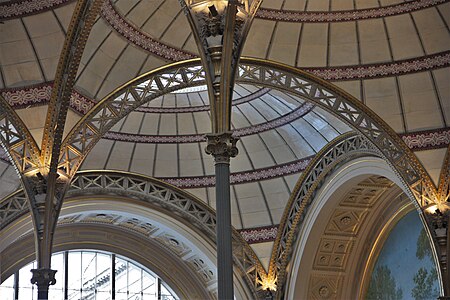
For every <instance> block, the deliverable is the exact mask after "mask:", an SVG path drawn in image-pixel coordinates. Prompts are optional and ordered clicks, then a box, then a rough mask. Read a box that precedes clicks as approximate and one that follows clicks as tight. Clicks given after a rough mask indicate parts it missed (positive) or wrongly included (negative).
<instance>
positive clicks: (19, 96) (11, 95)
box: [0, 82, 271, 115]
mask: <svg viewBox="0 0 450 300" xmlns="http://www.w3.org/2000/svg"><path fill="white" fill-rule="evenodd" d="M52 87H53V83H52V82H47V83H42V84H38V85H33V86H29V87H24V88H12V89H2V90H0V94H1V95H2V96H3V97H4V98H5V100H6V101H8V103H9V105H11V106H12V107H13V108H15V109H21V108H27V107H32V106H39V105H45V104H47V103H48V102H49V101H50V96H51V90H52ZM270 91H271V89H269V88H262V89H260V90H258V91H256V92H254V93H251V94H249V95H247V96H244V97H242V98H238V99H236V100H234V101H233V105H237V104H242V103H245V102H249V101H251V100H254V99H256V98H259V97H261V96H263V95H265V94H267V93H268V92H270ZM95 104H96V102H95V101H94V100H92V99H89V98H88V97H86V96H84V95H82V94H81V93H79V92H77V91H74V92H73V93H72V96H71V99H70V107H71V108H72V109H73V110H75V111H76V112H78V113H79V114H81V115H84V114H86V113H87V112H88V111H89V110H90V109H91V108H92V107H93V106H94V105H95ZM136 111H138V112H144V113H190V112H199V111H209V105H202V106H189V107H139V108H137V109H136Z"/></svg>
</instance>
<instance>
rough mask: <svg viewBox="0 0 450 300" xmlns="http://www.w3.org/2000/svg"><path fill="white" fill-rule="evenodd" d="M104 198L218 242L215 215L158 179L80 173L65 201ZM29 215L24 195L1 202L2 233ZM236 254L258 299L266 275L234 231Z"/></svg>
mask: <svg viewBox="0 0 450 300" xmlns="http://www.w3.org/2000/svg"><path fill="white" fill-rule="evenodd" d="M102 195H103V196H104V195H108V196H111V195H116V196H123V197H127V198H129V197H133V199H138V200H140V201H143V202H145V203H153V204H156V205H157V206H158V207H162V208H163V209H165V211H166V213H167V215H169V216H170V215H173V216H181V217H182V218H184V219H185V220H186V221H187V222H186V224H192V229H193V230H196V231H200V232H202V233H203V234H204V235H206V237H208V238H209V240H210V241H211V243H212V244H214V243H215V242H216V233H215V228H216V216H215V212H214V211H213V210H212V209H211V208H210V207H209V206H207V205H206V204H204V203H203V202H202V201H201V200H199V199H197V198H195V196H193V195H191V194H189V193H187V192H185V191H183V190H180V189H178V188H176V187H174V186H171V185H169V184H167V183H164V182H162V181H159V180H157V179H153V178H149V177H145V176H141V175H137V174H132V173H126V172H112V171H91V172H80V173H78V174H77V175H76V176H75V178H74V180H73V182H72V184H71V186H70V189H69V190H68V191H67V193H66V199H67V198H71V197H83V196H89V197H92V196H102ZM27 212H28V207H27V206H26V197H25V194H24V192H23V191H18V192H16V193H14V194H12V195H10V196H9V197H8V198H5V199H4V200H2V202H0V229H2V228H4V227H5V226H6V225H7V224H10V223H11V222H12V221H14V220H15V219H17V218H18V217H20V216H23V215H25V214H26V213H27ZM233 254H234V262H235V265H236V266H237V267H238V268H239V270H240V272H241V274H242V276H244V277H245V280H246V282H247V283H248V285H249V287H250V289H251V290H253V293H254V295H255V297H256V295H257V282H259V281H261V278H265V276H266V272H265V270H264V268H263V267H262V265H261V263H260V261H259V259H258V257H257V256H256V254H255V253H254V252H253V250H252V248H251V247H250V246H249V245H248V244H247V242H245V240H244V239H243V238H242V236H241V235H240V234H239V233H238V232H237V231H236V230H235V229H233Z"/></svg>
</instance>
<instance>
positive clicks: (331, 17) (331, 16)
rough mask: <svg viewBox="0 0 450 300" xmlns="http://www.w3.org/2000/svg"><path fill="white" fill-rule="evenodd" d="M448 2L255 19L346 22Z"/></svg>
mask: <svg viewBox="0 0 450 300" xmlns="http://www.w3.org/2000/svg"><path fill="white" fill-rule="evenodd" d="M448 1H449V0H416V1H409V2H406V3H399V4H394V5H389V6H384V7H377V8H367V9H358V10H342V11H289V10H277V9H260V10H258V11H257V12H256V17H257V18H260V19H265V20H271V21H280V22H302V23H325V22H346V21H357V20H365V19H375V18H382V17H389V16H395V15H400V14H404V13H409V12H413V11H417V10H421V9H424V8H428V7H432V6H435V5H439V4H441V3H445V2H448Z"/></svg>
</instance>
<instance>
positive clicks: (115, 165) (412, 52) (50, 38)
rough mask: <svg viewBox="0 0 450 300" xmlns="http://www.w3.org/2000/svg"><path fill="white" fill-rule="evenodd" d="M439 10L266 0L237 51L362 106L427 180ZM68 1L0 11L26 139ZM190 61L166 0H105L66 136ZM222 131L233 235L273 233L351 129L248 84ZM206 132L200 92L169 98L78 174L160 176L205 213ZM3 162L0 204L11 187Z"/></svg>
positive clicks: (446, 64) (420, 4)
mask: <svg viewBox="0 0 450 300" xmlns="http://www.w3.org/2000/svg"><path fill="white" fill-rule="evenodd" d="M449 2H450V1H448V0H411V1H401V0H265V1H263V3H262V7H261V8H260V10H259V11H258V13H257V16H256V18H255V20H254V22H253V25H252V27H251V30H250V33H249V35H248V38H247V41H246V44H245V48H244V51H243V55H245V56H252V57H257V58H262V59H269V60H275V61H278V62H280V63H284V64H287V65H290V66H293V67H297V68H300V69H302V70H305V71H307V72H310V73H312V74H314V75H316V76H318V77H321V78H323V79H325V80H328V81H331V82H333V83H334V84H336V85H337V86H339V87H341V88H343V89H344V90H345V91H347V92H348V93H350V94H352V95H353V96H355V97H356V98H358V99H360V100H361V101H362V102H363V103H364V104H366V105H367V106H368V107H370V108H371V109H372V110H373V111H374V112H375V113H377V114H378V115H379V116H381V117H382V118H383V119H384V120H385V121H386V122H387V123H388V124H389V125H390V126H391V127H392V128H393V129H394V130H395V131H396V132H397V133H399V134H401V135H402V137H403V138H404V140H405V141H406V142H407V143H409V144H408V145H409V146H410V147H411V148H413V149H414V150H415V151H419V150H420V152H416V154H417V155H418V156H419V158H420V159H421V160H422V162H423V163H424V165H425V167H426V168H427V170H428V171H429V172H430V174H431V176H432V177H433V179H434V180H436V178H437V177H438V174H439V170H440V167H441V164H442V159H443V156H444V153H445V151H446V147H447V145H448V144H450V128H449V123H450V85H449V82H450V33H449V23H450V3H449ZM74 4H75V2H74V1H67V0H59V1H56V0H54V1H52V0H39V1H34V2H33V3H32V1H14V2H9V1H2V2H1V4H0V19H1V20H2V21H3V23H2V24H0V75H1V76H0V88H1V94H2V96H3V97H4V98H5V99H6V100H8V101H9V103H10V104H11V105H12V106H13V107H15V108H16V109H17V112H18V114H19V115H20V116H21V117H22V118H23V119H24V122H25V123H26V124H27V126H28V127H29V128H30V130H31V132H32V134H33V136H34V137H35V138H36V140H37V141H40V140H41V138H42V128H43V126H44V123H45V114H46V107H47V106H46V104H47V103H48V101H49V98H50V94H51V87H52V81H53V80H54V76H55V72H56V67H57V64H58V60H59V55H60V52H61V49H62V46H63V43H64V38H65V34H66V31H67V27H68V24H69V22H70V17H71V14H72V12H73V9H74ZM196 56H197V47H196V44H195V41H194V38H193V36H192V33H191V30H190V27H189V24H188V22H187V19H186V17H185V16H184V14H183V13H182V12H181V8H180V5H179V3H178V1H177V0H133V1H130V0H117V1H110V0H106V1H105V3H104V5H103V7H102V10H101V13H100V16H99V17H98V18H97V20H96V22H95V25H94V26H93V28H92V31H91V33H90V35H89V38H88V42H87V45H86V49H85V51H84V53H83V56H82V59H81V64H80V67H79V70H78V74H77V77H76V85H75V91H74V92H73V94H72V101H71V108H72V109H71V111H70V112H69V116H68V120H67V122H66V131H68V130H69V129H70V128H71V127H72V126H73V125H74V124H75V123H76V122H77V121H78V120H79V119H80V118H81V116H82V115H84V114H86V113H87V112H88V111H89V109H90V108H92V107H93V105H94V104H95V103H96V102H98V101H100V100H101V99H103V98H104V97H106V95H108V94H109V93H110V92H112V91H114V90H115V89H117V88H118V87H119V86H121V85H123V84H124V83H126V82H128V81H130V80H132V79H133V78H135V77H136V76H138V75H140V74H143V73H145V72H148V71H151V70H153V69H155V68H157V67H161V66H163V65H166V64H168V63H171V62H174V61H180V60H184V59H189V58H194V57H196ZM232 124H233V129H234V130H235V135H237V136H239V137H240V142H239V143H238V148H239V151H240V154H239V155H238V156H237V157H236V158H234V159H233V160H232V163H231V171H232V177H231V182H232V188H231V196H232V203H233V208H232V210H233V212H232V213H233V225H234V226H235V227H236V228H238V229H242V228H254V227H260V226H271V225H277V224H278V223H279V221H280V217H281V215H282V213H283V209H284V206H285V204H286V202H287V200H288V198H289V194H290V192H291V191H292V188H293V186H294V185H295V182H296V181H297V179H298V177H299V175H300V174H301V171H302V170H303V169H304V168H305V166H306V165H307V163H308V162H309V160H310V159H311V157H312V156H313V155H314V154H316V153H317V152H318V151H320V149H321V148H322V147H323V146H324V145H325V144H327V143H328V142H329V141H331V140H332V139H333V138H335V137H337V136H339V135H340V134H342V133H344V132H347V131H349V130H350V128H349V127H348V126H347V125H345V124H344V123H343V122H342V121H340V120H338V119H337V118H336V117H334V116H332V115H331V114H330V113H328V112H325V111H324V110H322V109H320V108H318V107H315V106H314V105H312V104H310V103H308V102H305V100H304V99H300V98H298V97H295V96H292V95H289V94H287V93H285V92H281V91H277V90H273V89H269V88H265V87H260V86H251V85H246V84H237V85H236V87H235V92H234V95H233V113H232ZM209 131H210V117H209V107H208V97H207V92H206V91H205V88H204V87H196V88H193V89H187V90H181V91H178V92H173V93H169V94H166V95H164V96H162V97H160V98H158V99H155V100H153V101H151V102H149V103H148V104H146V105H145V106H143V107H140V108H138V109H137V110H136V111H134V112H133V113H131V114H130V115H129V116H128V117H126V118H125V119H123V120H122V121H121V122H119V123H118V124H117V125H116V126H115V127H114V128H113V129H112V130H111V131H110V132H108V133H107V134H106V136H105V137H104V138H103V139H102V140H101V141H100V142H99V143H98V144H97V146H96V147H95V148H94V150H93V151H92V152H91V153H90V155H89V156H88V157H87V160H86V161H85V163H84V164H83V166H82V169H84V170H88V169H116V170H125V171H130V172H137V173H142V174H145V175H148V176H155V177H158V178H162V179H163V180H166V181H168V182H170V183H172V184H174V185H177V186H180V187H183V188H186V189H188V190H189V191H190V192H192V193H194V194H195V195H197V196H198V197H199V198H201V199H202V200H203V201H205V202H206V203H208V204H210V205H211V206H213V207H214V205H215V199H214V191H213V186H214V178H213V163H212V158H211V157H210V156H207V155H206V154H204V148H205V142H204V139H203V134H205V133H208V132H209ZM432 149H434V150H432ZM3 159H4V161H3V162H1V165H0V176H1V177H0V182H2V185H1V186H0V189H1V190H2V193H0V195H5V194H7V193H8V192H9V191H12V190H14V189H15V188H16V187H17V186H18V185H19V183H18V180H15V179H13V180H12V179H10V178H12V176H11V171H12V167H10V166H9V165H8V163H7V158H6V157H4V156H3ZM1 172H3V173H1ZM5 182H6V183H5ZM6 186H8V187H6ZM3 191H5V192H3Z"/></svg>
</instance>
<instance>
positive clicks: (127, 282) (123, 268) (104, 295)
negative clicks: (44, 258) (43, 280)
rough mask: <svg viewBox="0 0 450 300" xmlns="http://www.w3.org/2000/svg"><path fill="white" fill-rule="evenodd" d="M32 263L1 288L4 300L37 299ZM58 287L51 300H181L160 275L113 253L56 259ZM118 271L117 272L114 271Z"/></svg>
mask: <svg viewBox="0 0 450 300" xmlns="http://www.w3.org/2000/svg"><path fill="white" fill-rule="evenodd" d="M34 268H36V262H32V263H29V264H28V265H26V266H24V267H23V268H21V269H20V270H19V271H17V272H16V273H15V274H14V275H11V276H10V277H9V278H8V279H6V280H5V281H4V282H3V283H2V284H1V285H0V295H1V298H2V299H3V300H13V299H19V300H21V299H23V300H35V299H37V287H36V286H35V285H33V284H31V282H30V279H31V272H30V270H31V269H34ZM52 269H54V270H58V272H57V273H56V284H55V285H53V286H51V287H50V290H49V299H54V300H60V299H70V300H79V299H80V300H81V299H82V300H107V299H115V300H147V299H148V300H153V299H158V300H159V299H161V300H178V299H179V298H178V297H177V295H175V293H174V292H173V291H172V289H171V288H170V287H169V286H168V285H167V284H166V283H165V282H163V281H162V280H161V279H160V278H159V277H158V276H157V275H156V274H153V273H152V272H151V271H149V270H146V269H144V268H143V267H141V266H139V265H138V264H137V263H135V262H132V261H130V260H128V259H126V258H124V257H121V256H119V255H115V254H112V253H105V252H96V251H80V250H76V251H65V252H60V253H56V254H54V255H53V257H52ZM112 270H114V272H112Z"/></svg>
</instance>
